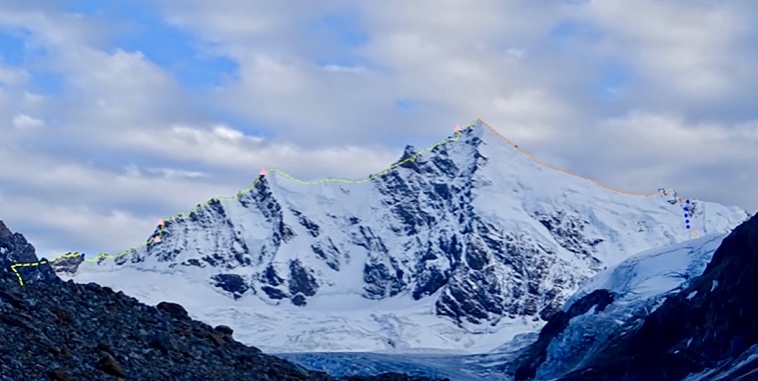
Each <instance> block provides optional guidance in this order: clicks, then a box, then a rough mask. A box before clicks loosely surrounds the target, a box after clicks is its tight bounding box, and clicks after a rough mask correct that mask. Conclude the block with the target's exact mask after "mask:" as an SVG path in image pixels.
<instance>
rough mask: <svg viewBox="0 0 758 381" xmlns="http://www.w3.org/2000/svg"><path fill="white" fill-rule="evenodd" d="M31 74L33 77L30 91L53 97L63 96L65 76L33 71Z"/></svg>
mask: <svg viewBox="0 0 758 381" xmlns="http://www.w3.org/2000/svg"><path fill="white" fill-rule="evenodd" d="M30 74H31V76H32V80H31V86H30V90H31V91H32V92H33V93H37V94H43V95H53V96H57V95H61V94H63V86H64V77H63V74H60V73H55V72H51V71H35V70H32V71H31V72H30Z"/></svg>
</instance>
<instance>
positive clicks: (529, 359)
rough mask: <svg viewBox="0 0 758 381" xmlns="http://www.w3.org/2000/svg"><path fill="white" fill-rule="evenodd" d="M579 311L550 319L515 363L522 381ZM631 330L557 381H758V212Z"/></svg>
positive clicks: (604, 301)
mask: <svg viewBox="0 0 758 381" xmlns="http://www.w3.org/2000/svg"><path fill="white" fill-rule="evenodd" d="M603 291H604V290H603ZM588 296H589V295H588ZM610 301H611V302H612V298H611V299H610ZM606 302H607V301H606V300H603V302H602V303H600V304H601V306H604V305H605V304H607V303H606ZM585 304H588V305H589V304H592V305H597V304H598V301H591V300H588V301H587V303H585ZM573 312H577V313H582V312H583V311H569V314H567V316H563V317H562V316H557V317H555V318H554V319H552V320H555V321H551V322H550V323H548V324H547V325H546V326H545V328H544V329H543V332H542V333H541V334H540V340H538V341H537V342H536V343H535V344H534V345H533V346H532V347H531V348H530V349H529V350H528V351H527V352H526V355H524V356H522V358H521V359H520V360H519V361H518V364H512V366H513V365H515V366H514V368H515V369H516V372H515V376H516V378H517V379H529V378H531V377H532V376H533V375H534V369H535V368H536V366H538V365H539V363H540V362H541V361H543V360H544V348H545V347H546V343H545V342H546V341H549V340H550V337H552V336H555V335H554V332H552V331H556V332H558V331H560V330H561V329H562V326H563V325H565V319H566V318H567V317H570V316H568V315H572V314H573V315H576V313H573ZM632 325H633V326H634V325H636V326H637V328H635V329H633V330H631V331H626V332H624V330H620V331H619V332H617V334H615V335H614V336H613V337H611V339H609V340H608V341H607V342H606V343H605V344H604V345H603V346H602V347H601V348H600V349H599V350H597V351H595V352H594V354H593V355H592V356H591V357H590V358H589V359H588V361H585V362H584V363H583V364H582V366H581V368H580V369H578V370H574V371H571V372H569V373H568V374H565V375H563V376H562V377H560V378H558V380H560V381H579V380H582V381H593V380H608V381H611V380H613V381H643V380H644V381H647V380H657V381H669V380H671V381H673V380H684V379H687V380H688V381H690V380H692V381H696V380H697V381H700V380H711V381H717V380H719V381H721V380H730V381H748V380H758V215H756V216H753V217H752V218H751V219H750V220H748V221H747V222H745V223H743V224H742V225H740V226H739V227H737V228H736V229H735V230H734V231H733V232H732V233H731V234H730V235H729V236H728V237H727V238H726V239H724V240H723V242H722V243H721V246H720V247H719V248H718V250H716V252H715V253H714V256H713V259H712V260H711V262H710V263H709V264H708V266H707V268H706V270H705V271H704V272H703V274H702V275H701V276H699V277H696V278H694V279H693V280H692V281H691V282H689V283H687V284H686V285H685V286H684V287H683V288H682V290H681V291H680V292H677V293H674V294H672V295H671V296H669V297H668V298H667V299H666V300H665V302H664V303H663V304H662V305H661V306H660V307H659V308H657V309H656V310H655V311H653V312H652V313H650V314H649V315H648V316H646V317H645V318H644V320H643V322H642V323H641V324H639V325H637V324H632Z"/></svg>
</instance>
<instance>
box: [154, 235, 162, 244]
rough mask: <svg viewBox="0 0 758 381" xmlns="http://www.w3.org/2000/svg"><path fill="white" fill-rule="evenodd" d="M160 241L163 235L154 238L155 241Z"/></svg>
mask: <svg viewBox="0 0 758 381" xmlns="http://www.w3.org/2000/svg"><path fill="white" fill-rule="evenodd" d="M160 241H161V237H159V236H155V238H153V242H154V243H159V242H160Z"/></svg>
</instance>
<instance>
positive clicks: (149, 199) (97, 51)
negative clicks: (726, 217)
mask: <svg viewBox="0 0 758 381" xmlns="http://www.w3.org/2000/svg"><path fill="white" fill-rule="evenodd" d="M756 67H758V2H754V1H749V0H745V1H727V0H725V1H711V0H688V1H684V0H681V1H679V0H655V1H654V0H628V1H616V0H602V1H579V0H573V1H558V0H551V1H547V0H534V1H503V0H465V1H464V0H455V1H454V0H418V1H407V0H382V1H370V0H368V1H332V0H324V1H308V2H304V1H291V0H279V1H259V0H236V1H232V0H214V1H201V0H181V1H179V0H151V1H146V0H112V1H107V2H103V1H98V0H64V1H41V0H4V1H2V2H0V219H1V220H4V221H5V222H6V224H7V225H8V226H9V227H10V228H11V229H12V230H14V231H19V232H22V233H23V234H24V235H25V236H26V237H27V239H29V240H30V241H31V242H32V243H34V245H35V246H36V247H37V249H38V253H39V254H40V256H46V257H48V258H52V257H55V256H57V255H58V254H60V253H64V252H68V251H82V252H85V253H88V254H92V255H94V254H96V253H99V252H108V253H116V252H120V251H121V250H124V249H127V248H129V247H132V246H135V245H137V244H139V243H140V242H144V241H145V240H146V239H147V238H148V237H149V236H150V234H151V233H152V232H153V230H154V228H155V224H156V220H157V219H158V218H161V217H171V216H173V215H175V214H177V213H179V212H184V211H188V210H190V209H191V208H192V207H194V206H195V205H197V204H199V203H203V202H205V201H206V200H208V199H209V198H211V197H214V196H231V195H234V194H236V193H237V191H238V190H241V189H245V188H247V187H248V186H249V185H250V184H251V183H252V182H253V181H254V180H255V177H256V176H257V174H258V172H259V170H260V168H262V167H267V168H268V167H277V168H280V169H282V170H284V171H286V172H288V173H291V174H292V175H294V176H296V177H299V178H303V179H318V178H323V177H340V178H352V179H360V178H365V177H366V176H367V175H368V174H370V173H373V172H377V171H379V170H382V169H384V168H386V167H388V166H389V165H390V164H391V163H392V162H394V161H396V160H397V159H399V158H400V156H401V154H402V151H403V147H405V145H407V144H410V145H414V146H416V147H419V148H424V147H427V146H430V145H432V144H434V143H436V142H437V141H440V140H443V139H445V138H446V137H447V136H448V135H449V134H450V133H451V132H452V129H453V127H454V126H455V125H456V124H461V125H465V124H468V123H469V122H470V121H472V120H474V119H476V118H482V120H484V121H486V122H487V123H488V124H490V125H492V126H493V127H495V128H496V129H497V130H498V131H499V132H500V133H501V134H503V135H505V136H507V137H509V138H510V139H511V140H513V141H515V142H516V143H517V144H519V147H521V148H523V149H525V150H527V151H528V152H531V153H532V154H534V155H535V156H536V157H538V158H539V159H540V160H542V161H545V162H548V163H550V164H553V165H556V166H559V167H562V168H566V169H568V170H571V171H574V172H576V173H579V174H581V175H583V176H586V177H590V178H593V179H596V180H597V181H599V182H601V183H603V184H606V185H608V186H613V187H616V188H620V189H624V190H628V191H637V192H655V191H656V190H657V189H658V188H673V189H675V190H677V192H678V193H679V194H680V195H684V196H685V197H692V198H697V199H702V200H707V201H713V202H719V203H722V204H727V205H737V206H739V207H742V208H745V209H747V210H748V211H749V212H751V213H753V212H755V211H756V210H758V193H756V189H757V188H758V107H756V100H757V99H758V70H757V69H756Z"/></svg>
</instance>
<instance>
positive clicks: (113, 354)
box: [0, 222, 428, 381]
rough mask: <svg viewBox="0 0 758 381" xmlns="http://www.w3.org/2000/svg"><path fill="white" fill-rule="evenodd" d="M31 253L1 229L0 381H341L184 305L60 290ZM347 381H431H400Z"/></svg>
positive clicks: (386, 378) (104, 291)
mask: <svg viewBox="0 0 758 381" xmlns="http://www.w3.org/2000/svg"><path fill="white" fill-rule="evenodd" d="M17 261H26V262H36V261H37V258H36V255H35V254H34V247H33V246H32V245H31V244H29V243H28V242H26V240H25V239H24V238H23V236H21V235H20V234H18V233H15V234H13V233H11V232H10V231H9V230H8V229H7V227H6V226H5V225H4V224H3V223H2V222H0V263H1V264H2V265H3V267H2V268H0V339H1V340H2V341H1V342H0V381H32V380H35V381H36V380H54V381H70V380H214V381H216V380H235V381H245V380H303V381H307V380H314V381H315V380H323V381H327V380H335V378H332V377H330V376H329V375H327V374H326V373H321V372H310V371H307V370H305V369H303V368H301V367H298V366H296V365H294V364H292V363H290V362H288V361H285V360H282V359H279V358H276V357H273V356H268V355H265V354H263V353H261V351H260V350H258V349H257V348H254V347H248V346H245V345H243V344H241V343H239V342H237V341H235V340H234V338H233V337H232V334H233V332H232V330H231V329H229V328H228V327H224V326H219V327H215V328H213V327H211V326H208V325H206V324H204V323H201V322H199V321H195V320H192V319H190V318H189V316H188V315H187V312H186V311H185V310H184V308H182V307H181V306H180V305H178V304H173V303H166V302H164V303H160V304H158V305H157V306H156V307H152V306H147V305H144V304H142V303H140V302H138V301H137V300H136V299H134V298H132V297H129V296H127V295H124V294H123V293H122V292H114V291H113V290H111V289H109V288H107V287H100V286H98V285H96V284H94V283H90V284H87V285H82V284H76V283H73V282H62V281H60V280H59V279H58V278H57V277H55V276H54V275H52V276H50V275H51V273H50V272H49V271H50V269H49V267H45V266H29V267H24V268H21V269H20V271H22V272H23V275H24V279H25V280H28V283H27V284H26V285H25V286H21V285H20V284H19V282H18V279H17V278H16V275H15V274H13V273H12V272H11V271H10V270H9V265H10V264H11V263H15V262H17ZM340 380H342V381H363V380H376V381H393V380H418V381H422V380H428V379H426V378H419V377H409V376H405V375H400V374H384V375H380V376H376V377H348V378H343V379H340Z"/></svg>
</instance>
